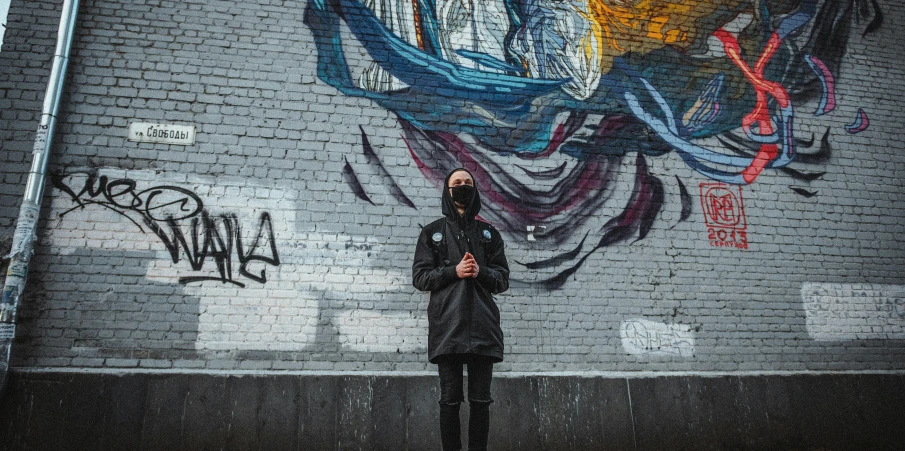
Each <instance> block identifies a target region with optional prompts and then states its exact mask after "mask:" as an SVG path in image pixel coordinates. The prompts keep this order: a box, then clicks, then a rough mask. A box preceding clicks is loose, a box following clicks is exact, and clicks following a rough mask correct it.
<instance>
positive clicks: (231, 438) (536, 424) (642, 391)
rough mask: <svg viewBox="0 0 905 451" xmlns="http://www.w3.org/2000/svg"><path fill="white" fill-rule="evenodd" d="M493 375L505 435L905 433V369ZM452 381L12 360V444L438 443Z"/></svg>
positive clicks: (603, 444) (626, 442)
mask: <svg viewBox="0 0 905 451" xmlns="http://www.w3.org/2000/svg"><path fill="white" fill-rule="evenodd" d="M493 383H494V385H493V394H494V399H495V403H494V404H493V406H492V407H491V415H492V419H491V443H490V449H491V450H519V451H528V450H730V449H755V450H849V449H850V450H883V449H888V450H901V449H905V432H903V431H905V415H903V412H905V375H899V374H824V375H784V376H778V375H764V376H719V377H702V376H665V377H651V378H606V377H567V376H526V377H497V378H495V379H494V382H493ZM437 385H438V384H437V378H436V377H433V376H393V375H387V376H381V375H376V376H375V375H372V376H355V375H349V376H336V375H332V376H331V375H273V374H268V375H215V374H142V373H132V374H122V375H114V374H96V373H54V372H35V371H29V372H12V373H11V374H10V377H9V380H8V383H7V386H6V391H5V393H4V394H3V401H2V404H0V443H2V446H0V448H2V449H4V450H54V451H60V450H120V449H122V450H127V449H142V450H191V451H200V450H207V449H228V450H359V449H361V450H439V449H440V445H439V442H440V440H439V434H438V431H437V425H436V418H437V415H438V412H439V408H438V406H437V403H436V399H437V391H438V388H437ZM467 411H468V409H467V404H466V405H464V406H463V410H462V414H463V415H462V416H463V425H464V424H467ZM465 443H467V442H465Z"/></svg>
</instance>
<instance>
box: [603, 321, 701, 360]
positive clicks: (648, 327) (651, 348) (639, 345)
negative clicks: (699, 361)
mask: <svg viewBox="0 0 905 451" xmlns="http://www.w3.org/2000/svg"><path fill="white" fill-rule="evenodd" d="M619 335H620V337H621V338H622V347H623V348H624V349H625V352H627V353H629V354H634V355H677V356H681V357H693V356H694V333H693V332H692V330H691V327H690V326H687V325H682V324H663V323H657V322H654V321H649V320H646V319H640V318H635V319H631V320H628V321H623V322H622V327H620V328H619Z"/></svg>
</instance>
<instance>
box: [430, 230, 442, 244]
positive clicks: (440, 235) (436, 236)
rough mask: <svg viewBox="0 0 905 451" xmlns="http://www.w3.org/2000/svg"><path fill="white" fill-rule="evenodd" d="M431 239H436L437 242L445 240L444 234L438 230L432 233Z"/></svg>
mask: <svg viewBox="0 0 905 451" xmlns="http://www.w3.org/2000/svg"><path fill="white" fill-rule="evenodd" d="M431 239H432V240H434V242H435V243H439V242H441V241H443V234H442V233H440V232H437V233H435V234H433V235H431Z"/></svg>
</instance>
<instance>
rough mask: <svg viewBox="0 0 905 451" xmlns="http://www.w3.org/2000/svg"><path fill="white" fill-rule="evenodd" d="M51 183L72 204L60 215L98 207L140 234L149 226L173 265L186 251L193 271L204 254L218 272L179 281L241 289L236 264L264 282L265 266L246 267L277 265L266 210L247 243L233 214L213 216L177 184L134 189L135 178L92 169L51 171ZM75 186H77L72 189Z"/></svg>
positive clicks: (200, 266)
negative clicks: (110, 175) (126, 221)
mask: <svg viewBox="0 0 905 451" xmlns="http://www.w3.org/2000/svg"><path fill="white" fill-rule="evenodd" d="M51 183H52V184H53V186H54V187H55V188H57V189H58V190H60V191H62V192H64V193H66V194H67V195H69V197H70V198H71V199H72V201H73V203H75V204H76V205H75V206H74V207H72V208H70V209H69V210H66V211H64V212H62V213H60V218H62V217H64V216H66V215H67V214H69V213H70V212H72V211H73V210H76V209H84V208H85V207H86V206H88V205H97V206H101V207H104V208H107V209H109V210H111V211H113V212H116V213H118V214H120V215H122V216H123V217H126V218H128V219H129V221H131V222H132V223H133V224H135V225H136V226H137V227H138V228H139V230H141V231H142V232H147V231H148V230H149V231H150V232H151V233H153V234H154V235H156V236H157V237H158V238H159V239H160V241H161V242H162V243H163V245H164V247H166V249H167V251H168V252H169V254H170V257H171V259H172V260H173V263H179V262H180V261H181V260H182V259H183V255H184V258H185V260H187V261H188V263H189V266H191V268H192V270H193V271H202V270H203V269H204V264H205V262H206V261H207V259H208V258H210V259H211V260H212V261H213V262H214V264H215V265H216V270H217V274H218V275H217V276H190V277H180V278H179V282H180V283H182V284H188V283H192V282H200V281H205V280H213V281H218V282H223V283H231V284H234V285H237V286H240V287H244V286H245V284H243V283H241V282H238V281H236V280H234V276H233V275H234V267H236V266H237V268H235V269H237V270H238V274H239V275H240V276H243V277H246V278H248V279H251V280H253V281H255V282H258V283H265V282H267V275H266V271H265V269H264V268H261V269H259V270H252V269H251V268H250V266H251V265H253V264H255V263H260V264H266V265H271V266H279V265H280V257H279V254H278V252H277V248H276V240H275V237H274V233H273V222H272V220H271V218H270V214H269V213H267V212H263V213H261V215H260V217H259V219H258V224H257V229H255V233H254V235H253V237H252V239H251V240H250V241H246V240H243V236H244V234H243V233H242V224H241V222H240V221H239V219H238V217H237V216H236V215H234V214H223V215H211V214H210V213H209V212H208V211H207V210H206V209H205V208H204V203H203V202H202V200H201V198H200V197H198V196H197V195H196V194H195V193H193V192H191V191H189V190H187V189H184V188H180V187H178V186H169V185H162V186H155V187H152V188H147V189H143V190H138V189H136V186H137V183H136V182H135V181H134V180H131V179H126V178H121V179H115V180H110V179H109V178H108V177H107V176H103V175H102V176H98V174H97V173H96V172H93V171H92V172H76V173H68V174H54V175H52V176H51ZM73 186H76V187H77V186H81V189H80V190H79V191H78V192H76V191H75V189H73ZM145 228H147V230H146V229H145ZM234 262H237V263H238V265H234Z"/></svg>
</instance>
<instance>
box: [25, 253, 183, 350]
mask: <svg viewBox="0 0 905 451" xmlns="http://www.w3.org/2000/svg"><path fill="white" fill-rule="evenodd" d="M157 259H158V257H157V255H156V254H155V253H153V252H115V251H105V250H99V249H77V250H76V251H74V252H73V253H71V254H56V255H47V254H38V255H37V256H36V257H35V259H34V260H33V261H32V271H31V274H30V276H29V278H30V280H31V281H33V282H32V283H30V284H29V287H28V290H27V292H26V295H25V299H24V301H23V302H22V306H21V309H20V314H19V325H18V330H17V335H18V337H17V338H16V342H15V344H14V348H13V365H14V366H15V365H23V366H36V365H37V366H71V365H76V366H88V367H90V366H101V365H107V366H114V367H122V366H126V367H144V366H147V365H148V364H149V363H150V362H151V361H154V360H161V361H163V360H166V361H171V360H174V359H175V360H178V359H193V358H197V356H198V352H197V351H196V350H195V341H196V340H197V338H198V317H199V309H200V300H199V299H198V298H197V297H195V296H191V295H187V294H184V293H183V287H182V286H181V285H179V284H178V283H176V281H175V280H174V281H173V283H161V282H157V281H154V280H149V279H148V278H147V273H148V264H149V263H150V262H153V261H156V260H157Z"/></svg>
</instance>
